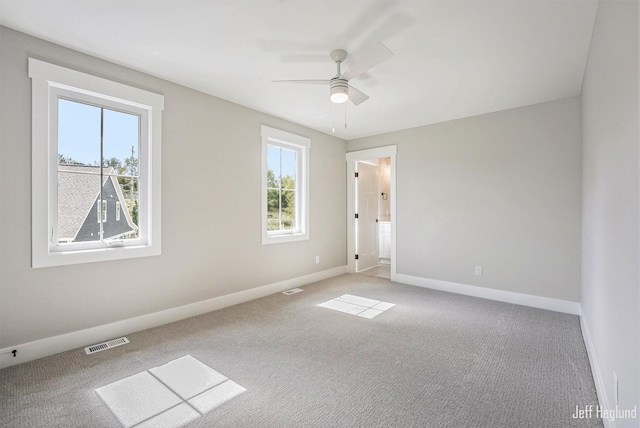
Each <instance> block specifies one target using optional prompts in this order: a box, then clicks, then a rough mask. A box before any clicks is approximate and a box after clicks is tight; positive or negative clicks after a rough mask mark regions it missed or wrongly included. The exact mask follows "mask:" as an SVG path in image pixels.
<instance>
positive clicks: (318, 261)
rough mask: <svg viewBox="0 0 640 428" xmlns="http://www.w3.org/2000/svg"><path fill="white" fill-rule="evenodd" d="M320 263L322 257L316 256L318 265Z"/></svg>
mask: <svg viewBox="0 0 640 428" xmlns="http://www.w3.org/2000/svg"><path fill="white" fill-rule="evenodd" d="M318 263H320V256H316V264H318Z"/></svg>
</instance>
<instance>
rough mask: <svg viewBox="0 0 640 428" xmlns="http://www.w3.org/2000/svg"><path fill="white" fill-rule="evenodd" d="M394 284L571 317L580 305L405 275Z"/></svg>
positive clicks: (400, 276)
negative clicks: (542, 310) (526, 307)
mask: <svg viewBox="0 0 640 428" xmlns="http://www.w3.org/2000/svg"><path fill="white" fill-rule="evenodd" d="M394 281H396V282H401V283H403V284H409V285H415V286H417V287H423V288H430V289H432V290H440V291H446V292H449V293H455V294H463V295H465V296H473V297H480V298H482V299H488V300H495V301H498V302H505V303H513V304H515V305H522V306H529V307H531V308H538V309H546V310H548V311H555V312H562V313H565V314H571V315H580V303H578V302H571V301H568V300H560V299H553V298H551V297H542V296H534V295H532V294H524V293H515V292H513V291H504V290H496V289H493V288H486V287H478V286H475V285H466V284H458V283H455V282H448V281H440V280H437V279H429V278H422V277H418V276H411V275H405V274H400V273H399V274H396V279H395V280H394Z"/></svg>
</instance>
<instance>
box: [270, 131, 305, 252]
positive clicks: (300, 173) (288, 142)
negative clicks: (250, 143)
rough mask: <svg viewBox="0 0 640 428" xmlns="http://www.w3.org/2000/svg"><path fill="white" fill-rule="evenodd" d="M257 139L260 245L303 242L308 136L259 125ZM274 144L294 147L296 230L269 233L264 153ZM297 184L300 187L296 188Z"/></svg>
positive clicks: (282, 146)
mask: <svg viewBox="0 0 640 428" xmlns="http://www.w3.org/2000/svg"><path fill="white" fill-rule="evenodd" d="M260 140H261V146H262V159H261V162H262V169H261V171H262V179H261V180H262V186H261V198H262V199H261V206H262V211H261V213H262V217H261V220H260V221H261V230H262V244H279V243H283V242H292V241H304V240H308V239H309V207H310V204H309V199H310V195H309V176H310V174H309V156H310V153H309V152H310V149H311V139H310V138H307V137H302V136H300V135H296V134H291V133H289V132H286V131H281V130H279V129H275V128H270V127H268V126H265V125H260ZM270 145H271V146H276V147H280V148H283V149H286V150H294V151H295V152H296V153H297V155H298V157H299V159H296V174H297V177H296V193H297V194H296V205H297V208H296V222H297V226H298V227H299V231H297V232H295V233H269V232H268V231H267V221H266V220H267V211H268V206H267V205H268V202H267V169H268V168H267V152H268V147H269V146H270ZM298 186H300V187H298Z"/></svg>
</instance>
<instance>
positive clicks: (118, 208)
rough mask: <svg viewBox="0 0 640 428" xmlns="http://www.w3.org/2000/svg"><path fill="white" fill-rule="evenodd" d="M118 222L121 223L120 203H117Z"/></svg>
mask: <svg viewBox="0 0 640 428" xmlns="http://www.w3.org/2000/svg"><path fill="white" fill-rule="evenodd" d="M116 221H120V202H119V201H116Z"/></svg>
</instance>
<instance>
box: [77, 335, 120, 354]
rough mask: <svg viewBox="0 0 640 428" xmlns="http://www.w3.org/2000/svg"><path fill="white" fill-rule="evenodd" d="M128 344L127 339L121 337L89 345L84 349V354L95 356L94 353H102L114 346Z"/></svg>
mask: <svg viewBox="0 0 640 428" xmlns="http://www.w3.org/2000/svg"><path fill="white" fill-rule="evenodd" d="M127 343H129V339H127V338H126V337H121V338H119V339H113V340H110V341H108V342H102V343H98V344H97V345H91V346H87V347H86V348H84V352H86V353H87V355H89V354H95V353H96V352H100V351H104V350H106V349H111V348H115V347H116V346H120V345H126V344H127Z"/></svg>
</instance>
